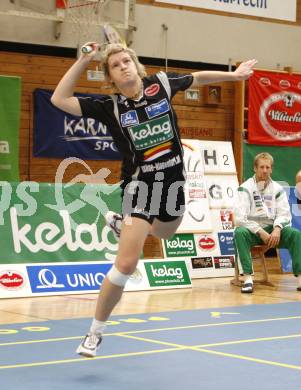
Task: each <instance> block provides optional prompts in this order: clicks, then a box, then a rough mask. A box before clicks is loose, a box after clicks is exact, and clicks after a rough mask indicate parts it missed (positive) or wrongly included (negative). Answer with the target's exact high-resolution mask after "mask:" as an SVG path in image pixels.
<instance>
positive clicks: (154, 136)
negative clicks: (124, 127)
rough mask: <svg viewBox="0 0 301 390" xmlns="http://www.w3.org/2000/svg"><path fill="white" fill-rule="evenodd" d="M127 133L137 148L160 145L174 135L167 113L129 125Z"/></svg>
mask: <svg viewBox="0 0 301 390" xmlns="http://www.w3.org/2000/svg"><path fill="white" fill-rule="evenodd" d="M129 135H130V137H131V139H132V141H133V143H134V145H135V148H136V149H137V150H143V149H149V148H152V147H155V146H157V145H161V144H163V143H165V142H167V141H169V140H170V139H172V138H173V137H174V133H173V129H172V125H171V123H170V120H169V116H168V115H165V116H163V117H161V118H157V119H153V120H151V121H148V122H144V123H141V124H140V125H137V126H133V127H130V128H129Z"/></svg>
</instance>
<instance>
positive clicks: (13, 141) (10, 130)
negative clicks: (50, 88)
mask: <svg viewBox="0 0 301 390" xmlns="http://www.w3.org/2000/svg"><path fill="white" fill-rule="evenodd" d="M20 100H21V78H20V77H11V76H0V181H1V180H8V181H18V180H19V126H20Z"/></svg>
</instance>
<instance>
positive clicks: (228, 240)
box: [218, 232, 235, 255]
mask: <svg viewBox="0 0 301 390" xmlns="http://www.w3.org/2000/svg"><path fill="white" fill-rule="evenodd" d="M218 241H219V246H220V249H221V254H222V255H234V254H235V248H234V238H233V233H230V232H229V233H218Z"/></svg>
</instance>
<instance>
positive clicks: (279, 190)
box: [234, 176, 292, 234]
mask: <svg viewBox="0 0 301 390" xmlns="http://www.w3.org/2000/svg"><path fill="white" fill-rule="evenodd" d="M259 185H260V184H259ZM259 185H258V183H256V180H255V176H253V177H251V178H250V179H248V180H247V181H245V182H244V183H242V184H241V185H240V186H239V187H238V191H237V199H236V201H235V207H234V214H235V222H236V226H242V227H245V228H247V229H249V230H250V231H251V232H252V233H254V234H256V233H257V232H258V230H259V229H260V228H264V227H266V226H268V225H273V226H274V227H275V226H279V227H280V228H281V229H282V228H283V227H285V226H291V220H292V216H291V212H290V207H289V203H288V200H287V196H286V193H285V191H284V189H283V187H282V186H281V185H280V184H278V183H277V182H275V181H274V180H271V179H270V181H269V183H268V185H267V186H266V187H265V188H264V189H262V190H260V188H259Z"/></svg>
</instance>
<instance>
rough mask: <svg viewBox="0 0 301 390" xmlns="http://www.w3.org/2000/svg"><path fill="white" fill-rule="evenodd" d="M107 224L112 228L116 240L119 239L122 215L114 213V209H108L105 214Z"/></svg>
mask: <svg viewBox="0 0 301 390" xmlns="http://www.w3.org/2000/svg"><path fill="white" fill-rule="evenodd" d="M105 220H106V223H107V226H109V227H110V228H111V229H112V230H113V234H114V236H115V238H116V240H119V237H120V233H121V224H122V216H121V215H119V214H117V213H114V211H108V212H107V214H106V215H105Z"/></svg>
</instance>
